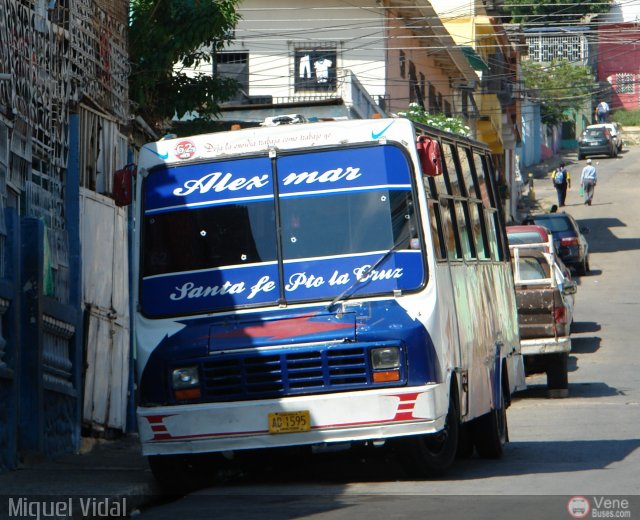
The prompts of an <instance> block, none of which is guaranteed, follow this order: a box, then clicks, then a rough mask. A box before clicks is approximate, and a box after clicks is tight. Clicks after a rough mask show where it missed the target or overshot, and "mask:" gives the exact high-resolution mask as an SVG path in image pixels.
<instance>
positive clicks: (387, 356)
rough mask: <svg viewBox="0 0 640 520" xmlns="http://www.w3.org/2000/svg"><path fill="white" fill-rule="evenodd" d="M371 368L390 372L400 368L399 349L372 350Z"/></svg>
mask: <svg viewBox="0 0 640 520" xmlns="http://www.w3.org/2000/svg"><path fill="white" fill-rule="evenodd" d="M371 366H372V367H373V369H374V370H389V369H392V368H399V367H400V349H399V348H398V347H379V348H372V349H371Z"/></svg>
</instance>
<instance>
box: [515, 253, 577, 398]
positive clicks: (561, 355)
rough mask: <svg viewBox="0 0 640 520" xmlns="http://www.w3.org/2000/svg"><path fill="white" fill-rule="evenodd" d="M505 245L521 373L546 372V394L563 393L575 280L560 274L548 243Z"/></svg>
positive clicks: (562, 394) (563, 395) (566, 383)
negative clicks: (510, 269) (509, 258)
mask: <svg viewBox="0 0 640 520" xmlns="http://www.w3.org/2000/svg"><path fill="white" fill-rule="evenodd" d="M509 247H510V249H511V254H512V261H513V271H514V280H515V287H516V300H517V303H518V324H519V328H520V345H521V349H522V355H523V356H524V362H525V373H526V374H532V373H537V372H546V374H547V389H548V393H549V397H567V396H568V395H569V384H568V383H569V381H568V367H567V362H568V358H569V352H570V351H571V337H570V328H571V322H572V321H573V303H574V295H575V293H576V291H577V286H576V283H575V282H574V281H573V280H571V279H570V278H567V277H566V276H565V274H563V269H562V267H561V266H560V264H559V263H558V261H557V257H556V255H555V254H554V253H550V252H548V251H549V249H548V246H547V248H544V249H535V246H533V247H534V248H532V245H531V244H525V245H510V246H509Z"/></svg>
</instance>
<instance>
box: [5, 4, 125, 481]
mask: <svg viewBox="0 0 640 520" xmlns="http://www.w3.org/2000/svg"><path fill="white" fill-rule="evenodd" d="M127 17H128V2H116V3H114V2H108V1H93V0H68V1H66V2H40V1H35V0H0V315H1V317H2V320H1V329H0V332H1V334H0V469H7V468H8V469H12V468H15V467H16V465H17V464H18V462H19V459H20V457H21V456H23V455H25V454H27V453H38V454H43V455H46V456H55V455H58V454H61V453H67V452H71V451H74V450H77V449H78V447H79V444H80V436H81V430H82V428H83V425H85V426H87V425H88V427H93V426H95V427H98V428H107V427H110V426H109V425H110V424H113V425H114V427H115V428H123V427H124V420H123V419H124V418H123V417H122V414H123V413H124V412H123V409H122V407H121V405H122V399H123V396H126V392H127V390H128V388H127V387H126V386H125V387H124V388H120V393H119V394H118V395H115V394H114V393H113V391H112V389H113V388H114V383H116V382H117V379H118V378H122V377H124V378H126V379H127V381H128V370H127V369H128V351H129V350H128V344H129V342H128V338H127V339H126V341H125V340H122V341H120V340H118V339H116V340H113V339H109V340H108V341H106V342H104V341H103V340H104V338H106V337H108V336H109V331H111V332H113V335H111V337H112V338H114V337H115V338H117V337H118V336H119V335H118V330H117V329H118V328H127V327H128V324H127V319H128V318H127V315H128V295H127V294H126V293H125V294H123V290H126V288H125V289H123V288H122V287H121V284H120V283H119V280H120V277H121V274H118V273H117V271H116V268H114V266H118V268H122V266H123V265H124V266H126V214H124V213H122V210H118V209H117V208H115V206H114V205H113V203H112V202H113V201H111V199H110V195H111V190H112V174H113V171H114V170H115V169H117V168H118V167H121V166H123V165H124V164H125V163H126V160H127V154H128V151H127V149H128V146H127V135H126V134H125V129H126V126H127V125H128V117H129V111H128V90H127V74H128V66H127V52H126V29H127ZM119 211H120V213H119ZM116 223H119V224H120V228H122V226H124V231H125V235H124V236H125V241H124V242H123V241H122V233H120V234H117V233H116V232H115V230H117V229H118V227H117V226H116V225H115V224H116ZM98 224H100V225H98ZM120 244H121V245H122V247H120ZM104 258H110V259H111V261H110V262H107V263H106V265H108V269H107V268H106V267H105V264H101V263H100V259H104ZM96 270H97V271H96ZM125 272H126V271H125ZM97 273H99V274H97ZM127 283H128V281H127ZM85 323H86V324H87V328H86V329H85V327H84V324H85ZM98 329H100V331H104V332H95V334H94V335H93V337H91V336H89V337H87V336H86V335H85V332H87V331H88V332H89V333H91V331H97V330H98ZM114 349H115V350H119V353H118V354H117V355H112V354H111V352H113V350H114ZM99 353H101V355H99ZM115 358H118V362H115ZM125 359H126V361H127V362H126V363H124V365H123V363H122V361H124V360H125ZM85 367H86V368H85ZM118 370H120V371H121V373H119V374H118V373H117V372H118ZM123 370H124V373H122V371H123ZM94 374H96V376H94ZM102 379H106V380H110V385H109V388H107V389H106V390H105V387H102V388H98V386H99V383H97V381H98V380H102ZM84 383H87V385H91V386H85V385H84ZM100 392H103V394H102V395H101V396H100V398H99V399H96V396H98V395H100ZM87 399H88V401H86V400H87ZM98 403H104V406H105V410H104V413H103V414H102V416H100V417H98V416H97V415H96V413H95V412H96V409H97V408H99V406H98ZM114 407H119V409H118V411H117V412H116V411H115V410H114ZM125 410H126V408H125ZM87 411H90V412H91V413H89V414H88V415H87ZM110 413H111V416H110V415H109V414H110ZM118 414H120V416H119V417H115V416H117V415H118ZM114 417H115V418H114ZM85 418H86V422H85Z"/></svg>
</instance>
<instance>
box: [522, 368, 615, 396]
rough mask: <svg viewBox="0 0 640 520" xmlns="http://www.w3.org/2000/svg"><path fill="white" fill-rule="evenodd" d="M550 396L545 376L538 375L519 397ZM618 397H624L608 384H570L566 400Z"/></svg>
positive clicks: (529, 380)
mask: <svg viewBox="0 0 640 520" xmlns="http://www.w3.org/2000/svg"><path fill="white" fill-rule="evenodd" d="M548 394H549V389H548V388H547V382H546V378H545V376H544V375H541V376H538V375H537V374H536V375H534V376H531V378H528V379H527V389H526V390H523V391H522V392H518V394H517V397H518V398H522V399H546V398H547V396H548ZM616 395H624V394H623V392H621V391H620V390H618V389H617V388H613V387H611V386H609V385H607V384H606V383H601V382H593V383H571V382H569V397H567V398H565V399H567V400H569V401H570V400H571V398H578V397H581V398H598V397H613V396H616Z"/></svg>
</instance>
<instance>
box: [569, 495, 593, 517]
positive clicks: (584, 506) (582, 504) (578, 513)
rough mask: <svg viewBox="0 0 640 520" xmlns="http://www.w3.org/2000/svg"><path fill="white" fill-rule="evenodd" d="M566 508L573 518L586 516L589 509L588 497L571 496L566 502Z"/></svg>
mask: <svg viewBox="0 0 640 520" xmlns="http://www.w3.org/2000/svg"><path fill="white" fill-rule="evenodd" d="M567 510H568V511H569V514H570V515H571V516H572V517H573V518H586V517H587V515H588V514H589V511H591V505H590V504H589V499H588V498H585V497H572V498H571V499H570V500H569V503H568V504H567Z"/></svg>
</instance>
